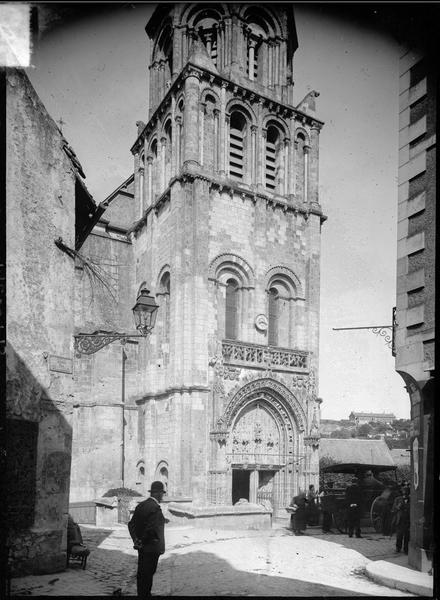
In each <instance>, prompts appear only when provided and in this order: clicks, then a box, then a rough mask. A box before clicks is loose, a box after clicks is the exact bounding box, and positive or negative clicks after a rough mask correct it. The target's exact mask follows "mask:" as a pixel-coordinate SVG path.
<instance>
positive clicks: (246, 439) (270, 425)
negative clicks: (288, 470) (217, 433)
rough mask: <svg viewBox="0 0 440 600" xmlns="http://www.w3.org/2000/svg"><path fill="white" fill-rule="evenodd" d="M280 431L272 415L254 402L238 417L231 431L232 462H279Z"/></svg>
mask: <svg viewBox="0 0 440 600" xmlns="http://www.w3.org/2000/svg"><path fill="white" fill-rule="evenodd" d="M280 442H281V440H280V431H279V429H278V427H277V424H276V422H275V419H274V418H273V417H272V415H271V414H270V413H269V412H268V411H267V410H266V409H265V408H263V407H262V406H261V404H260V403H257V404H254V405H252V406H250V407H249V408H248V409H246V410H245V411H244V412H243V414H242V415H241V416H240V417H239V419H238V421H237V422H236V424H235V426H234V428H233V432H232V463H251V464H280V462H281V457H280V452H281V443H280Z"/></svg>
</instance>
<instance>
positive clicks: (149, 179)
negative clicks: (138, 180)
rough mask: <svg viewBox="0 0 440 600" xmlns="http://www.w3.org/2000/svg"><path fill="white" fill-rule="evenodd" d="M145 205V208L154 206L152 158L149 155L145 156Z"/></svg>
mask: <svg viewBox="0 0 440 600" xmlns="http://www.w3.org/2000/svg"><path fill="white" fill-rule="evenodd" d="M145 187H146V188H147V198H148V200H147V203H146V208H148V207H150V206H152V205H153V204H154V198H153V157H152V156H151V154H149V155H148V156H147V185H146V186H145Z"/></svg>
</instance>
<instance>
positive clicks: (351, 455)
mask: <svg viewBox="0 0 440 600" xmlns="http://www.w3.org/2000/svg"><path fill="white" fill-rule="evenodd" d="M319 456H320V458H321V459H322V458H327V459H328V463H329V464H327V465H325V466H322V467H321V468H320V470H321V471H322V472H323V473H356V472H359V471H366V470H368V469H371V470H373V471H374V472H382V471H394V470H396V468H397V466H396V464H395V462H394V460H393V457H392V455H391V452H390V449H389V448H388V446H387V445H386V443H385V441H384V440H363V439H355V438H349V439H336V438H321V440H320V442H319Z"/></svg>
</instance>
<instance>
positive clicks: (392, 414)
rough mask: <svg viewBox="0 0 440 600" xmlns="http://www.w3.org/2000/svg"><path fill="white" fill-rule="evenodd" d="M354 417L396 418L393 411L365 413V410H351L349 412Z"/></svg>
mask: <svg viewBox="0 0 440 600" xmlns="http://www.w3.org/2000/svg"><path fill="white" fill-rule="evenodd" d="M351 414H352V415H353V416H355V417H392V418H393V419H395V418H396V416H395V414H394V413H369V412H368V413H367V412H352V413H351Z"/></svg>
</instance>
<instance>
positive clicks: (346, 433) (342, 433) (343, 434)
mask: <svg viewBox="0 0 440 600" xmlns="http://www.w3.org/2000/svg"><path fill="white" fill-rule="evenodd" d="M330 437H332V438H337V439H340V440H347V439H348V438H350V437H351V430H350V429H345V428H344V429H336V431H332V432H331V434H330Z"/></svg>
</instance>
